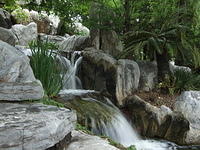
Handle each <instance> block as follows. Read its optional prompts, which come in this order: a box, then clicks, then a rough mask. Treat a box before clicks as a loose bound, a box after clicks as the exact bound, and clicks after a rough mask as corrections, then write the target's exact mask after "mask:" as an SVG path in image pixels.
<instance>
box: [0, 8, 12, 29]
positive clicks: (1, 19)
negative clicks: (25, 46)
mask: <svg viewBox="0 0 200 150" xmlns="http://www.w3.org/2000/svg"><path fill="white" fill-rule="evenodd" d="M11 26H12V21H11V15H10V14H9V13H8V12H7V11H6V10H4V9H2V8H0V27H3V28H7V29H9V28H11Z"/></svg>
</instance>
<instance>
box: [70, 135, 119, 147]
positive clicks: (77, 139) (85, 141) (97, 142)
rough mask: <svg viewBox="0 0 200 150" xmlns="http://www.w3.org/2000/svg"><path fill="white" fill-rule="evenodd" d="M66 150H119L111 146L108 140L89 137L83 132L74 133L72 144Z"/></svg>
mask: <svg viewBox="0 0 200 150" xmlns="http://www.w3.org/2000/svg"><path fill="white" fill-rule="evenodd" d="M66 150H119V149H118V148H116V147H114V146H112V145H110V144H109V142H108V141H107V140H106V139H102V138H100V137H98V136H93V135H88V134H86V133H84V132H81V131H73V132H72V142H71V143H70V144H69V146H68V147H67V149H66Z"/></svg>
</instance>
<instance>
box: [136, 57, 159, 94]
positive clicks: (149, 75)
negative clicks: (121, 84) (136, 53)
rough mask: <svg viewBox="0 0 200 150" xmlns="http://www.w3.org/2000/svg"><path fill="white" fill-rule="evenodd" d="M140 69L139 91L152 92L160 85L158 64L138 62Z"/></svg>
mask: <svg viewBox="0 0 200 150" xmlns="http://www.w3.org/2000/svg"><path fill="white" fill-rule="evenodd" d="M137 64H138V66H139V68H140V82H139V89H140V90H142V91H151V90H153V89H154V88H155V86H156V84H157V83H158V69H157V63H156V62H149V61H138V62H137Z"/></svg>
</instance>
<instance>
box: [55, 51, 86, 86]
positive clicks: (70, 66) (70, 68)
mask: <svg viewBox="0 0 200 150" xmlns="http://www.w3.org/2000/svg"><path fill="white" fill-rule="evenodd" d="M77 57H78V58H77ZM58 59H59V60H60V62H61V63H62V65H63V66H64V68H65V69H66V70H67V72H66V73H65V74H64V76H63V89H81V88H82V84H81V81H80V79H79V78H78V77H77V76H76V73H77V69H78V66H79V65H80V63H81V61H82V59H83V58H82V56H80V52H76V51H75V52H74V53H72V56H71V60H69V59H67V58H66V57H63V56H59V57H58Z"/></svg>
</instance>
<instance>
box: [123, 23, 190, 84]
mask: <svg viewBox="0 0 200 150" xmlns="http://www.w3.org/2000/svg"><path fill="white" fill-rule="evenodd" d="M188 31H189V29H188V28H187V27H185V26H182V25H177V26H174V27H171V28H168V29H166V28H161V30H160V29H154V30H153V31H152V32H149V31H144V30H142V31H135V32H134V31H132V32H128V33H127V34H126V35H125V40H124V41H125V50H124V52H123V53H122V55H121V57H127V56H128V55H130V54H135V55H139V58H140V59H141V58H142V59H147V60H156V61H157V67H158V79H159V81H163V79H164V78H165V76H166V74H169V63H168V62H169V60H170V58H171V57H172V56H173V54H177V53H178V54H181V56H182V58H183V59H184V53H183V51H184V50H185V49H188V48H192V46H189V43H188V42H186V41H187V36H186V33H187V32H188ZM144 57H145V58H144Z"/></svg>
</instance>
